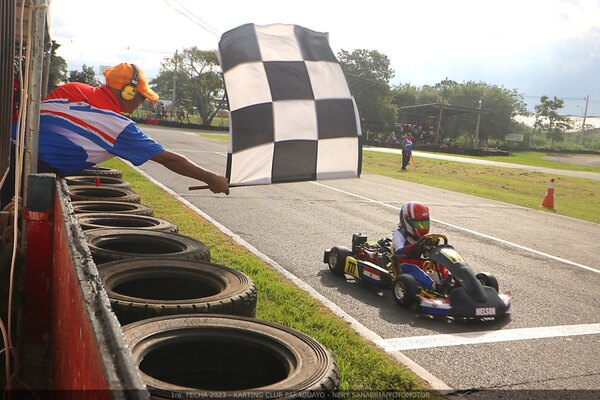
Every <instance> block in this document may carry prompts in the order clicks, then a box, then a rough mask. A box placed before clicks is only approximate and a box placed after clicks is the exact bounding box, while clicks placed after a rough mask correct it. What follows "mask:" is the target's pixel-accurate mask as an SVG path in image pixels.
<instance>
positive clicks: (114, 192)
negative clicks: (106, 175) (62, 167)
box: [69, 185, 141, 203]
mask: <svg viewBox="0 0 600 400" xmlns="http://www.w3.org/2000/svg"><path fill="white" fill-rule="evenodd" d="M69 195H70V196H71V200H72V201H79V200H112V201H122V202H124V203H140V201H141V198H140V196H139V195H138V194H137V193H135V192H132V191H131V190H126V189H120V188H116V187H106V186H104V187H102V186H100V187H98V186H94V185H76V186H69Z"/></svg>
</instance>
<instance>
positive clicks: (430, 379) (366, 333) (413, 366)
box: [123, 160, 454, 393]
mask: <svg viewBox="0 0 600 400" xmlns="http://www.w3.org/2000/svg"><path fill="white" fill-rule="evenodd" d="M123 161H124V162H125V163H126V164H128V165H129V166H130V167H131V168H132V169H134V170H136V171H137V172H139V173H140V174H142V175H143V176H144V177H146V179H148V180H149V181H151V182H152V183H154V184H155V185H156V186H158V187H160V188H161V189H163V190H164V191H166V192H167V193H169V194H170V195H171V196H173V197H175V198H176V199H177V200H179V201H180V202H182V203H183V204H185V205H186V206H188V207H189V208H190V209H192V210H193V211H194V212H196V213H197V214H198V215H200V216H201V217H202V218H204V219H206V220H207V221H208V222H210V223H211V224H213V225H214V226H215V227H216V228H217V229H219V230H220V231H221V232H223V233H224V234H225V235H227V236H229V237H230V238H232V239H233V240H234V241H236V242H237V243H238V244H240V245H241V246H243V247H245V248H246V249H248V251H250V252H252V253H253V254H255V255H256V256H257V257H259V258H260V259H261V260H263V261H264V262H266V263H267V264H269V265H270V266H271V267H273V269H275V270H276V271H277V272H279V273H280V274H281V275H283V276H284V277H285V278H287V279H288V280H289V281H291V282H292V283H294V284H295V285H296V286H298V287H299V288H300V289H302V290H304V291H305V292H307V293H308V294H309V295H310V296H311V297H312V298H314V299H315V300H317V301H319V302H320V303H322V304H323V305H324V306H325V307H327V308H328V309H330V310H331V311H332V312H333V313H334V314H335V315H337V316H338V317H340V318H341V319H342V320H344V321H346V322H347V323H348V324H349V325H350V326H351V327H352V328H353V329H354V330H355V331H356V332H357V333H358V334H359V335H360V336H362V337H363V338H365V339H367V340H369V341H371V342H373V343H376V342H377V341H381V340H383V338H382V337H381V336H379V335H378V334H377V333H375V332H373V331H372V330H370V329H369V328H367V327H366V326H364V325H363V324H361V323H360V322H359V321H357V320H356V319H355V318H353V317H352V316H350V315H349V314H348V313H346V312H345V311H344V310H342V309H341V308H340V307H339V306H338V305H337V304H335V303H334V302H332V301H331V300H329V299H328V298H326V297H325V296H323V295H322V294H320V293H319V292H317V291H316V290H315V289H313V288H312V287H311V286H310V285H308V284H307V283H305V282H304V281H302V280H301V279H300V278H298V277H297V276H295V275H294V274H292V273H291V272H289V271H288V270H287V269H285V268H283V267H282V266H281V265H279V264H278V263H277V262H275V261H274V260H272V259H271V258H269V257H268V256H267V255H265V254H263V253H261V252H260V251H259V250H258V249H257V248H255V247H254V246H252V245H251V244H250V243H248V242H246V241H245V240H244V239H242V238H241V237H240V236H239V235H237V234H235V233H233V232H232V231H231V230H229V229H228V228H227V227H225V226H223V225H221V224H220V223H219V222H217V221H216V220H214V219H213V218H212V217H211V216H210V215H208V214H206V213H204V212H203V211H202V210H200V209H199V208H198V207H196V206H195V205H194V204H192V203H190V202H189V201H188V200H186V199H184V198H183V197H181V196H180V195H179V194H178V193H176V192H174V191H173V190H172V189H170V188H168V187H166V186H165V185H163V184H162V183H161V182H159V181H157V180H156V179H154V178H153V177H152V176H150V175H148V174H147V173H146V172H145V171H143V170H141V169H140V168H138V167H136V166H134V165H133V164H131V163H130V162H128V161H125V160H123ZM390 356H392V357H393V358H394V359H395V360H396V361H398V362H399V363H401V364H403V365H404V366H405V367H407V368H408V369H410V370H411V371H412V372H413V373H414V374H415V375H417V376H419V377H420V378H421V379H423V380H424V381H425V382H427V383H428V384H429V385H430V386H431V388H432V389H433V390H436V391H439V392H441V393H450V392H452V391H454V389H452V388H451V387H450V386H448V385H447V384H446V383H444V382H443V381H442V380H441V379H439V378H437V377H436V376H434V375H433V374H432V373H431V372H429V371H427V370H426V369H425V368H423V367H421V366H420V365H419V364H417V363H416V362H414V361H413V360H411V359H410V358H408V357H407V356H405V355H404V354H402V353H401V352H399V351H392V352H390Z"/></svg>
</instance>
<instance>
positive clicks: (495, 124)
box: [393, 79, 525, 147]
mask: <svg viewBox="0 0 600 400" xmlns="http://www.w3.org/2000/svg"><path fill="white" fill-rule="evenodd" d="M393 99H394V104H395V105H396V106H398V107H404V106H410V105H418V104H431V103H442V104H450V105H453V106H462V107H470V108H479V101H481V107H482V109H483V112H482V113H481V119H480V125H479V141H480V144H483V145H487V144H488V143H489V142H490V141H492V140H493V141H495V142H496V143H498V142H500V141H502V142H503V141H504V137H505V135H506V134H507V133H513V132H515V131H516V130H517V131H518V130H520V126H519V125H517V124H516V123H515V122H514V120H513V117H514V116H515V115H516V114H519V113H524V112H525V102H524V100H523V95H522V94H520V93H518V92H517V91H516V90H508V89H505V88H502V87H498V86H493V85H488V84H486V83H483V82H471V81H469V82H463V83H458V82H455V81H453V80H450V79H444V80H443V81H441V82H439V83H437V84H436V85H434V86H423V87H421V88H418V87H414V86H411V85H409V84H405V85H400V86H396V87H395V88H394V89H393ZM436 117H437V116H431V117H430V119H429V124H430V125H432V124H433V123H434V121H435V118H436ZM399 121H400V122H417V123H419V124H422V123H423V122H424V121H423V120H420V121H416V120H411V119H410V116H406V115H400V119H399ZM476 123H477V114H476V113H475V112H474V113H472V114H468V113H464V114H459V115H457V116H445V117H442V125H441V127H442V132H441V139H442V140H445V141H448V142H451V143H456V142H457V141H458V140H459V139H460V138H466V139H468V141H469V143H465V145H467V146H469V147H470V146H473V145H474V140H475V131H476Z"/></svg>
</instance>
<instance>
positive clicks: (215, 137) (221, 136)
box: [198, 133, 229, 142]
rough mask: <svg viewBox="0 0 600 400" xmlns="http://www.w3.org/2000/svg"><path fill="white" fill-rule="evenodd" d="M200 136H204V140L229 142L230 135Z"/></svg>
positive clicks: (210, 134)
mask: <svg viewBox="0 0 600 400" xmlns="http://www.w3.org/2000/svg"><path fill="white" fill-rule="evenodd" d="M198 135H199V136H202V137H203V138H207V139H215V140H220V141H222V142H227V141H229V135H228V134H220V135H219V134H217V133H199V134H198Z"/></svg>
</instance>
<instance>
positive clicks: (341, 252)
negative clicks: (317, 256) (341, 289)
mask: <svg viewBox="0 0 600 400" xmlns="http://www.w3.org/2000/svg"><path fill="white" fill-rule="evenodd" d="M348 255H350V250H348V249H347V248H345V247H341V246H340V247H333V248H332V249H331V250H330V251H329V260H328V262H327V265H329V270H330V271H331V273H332V274H334V275H336V276H344V265H346V257H348Z"/></svg>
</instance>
